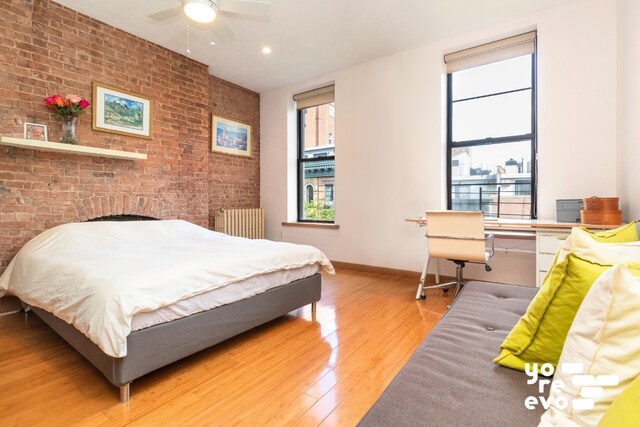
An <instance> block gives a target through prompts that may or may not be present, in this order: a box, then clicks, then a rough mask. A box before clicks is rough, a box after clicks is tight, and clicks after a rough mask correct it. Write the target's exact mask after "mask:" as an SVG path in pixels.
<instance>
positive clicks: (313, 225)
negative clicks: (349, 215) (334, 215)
mask: <svg viewBox="0 0 640 427" xmlns="http://www.w3.org/2000/svg"><path fill="white" fill-rule="evenodd" d="M282 225H284V226H285V227H308V228H324V229H327V230H337V229H339V228H340V226H339V225H338V224H324V223H321V222H286V221H285V222H283V223H282Z"/></svg>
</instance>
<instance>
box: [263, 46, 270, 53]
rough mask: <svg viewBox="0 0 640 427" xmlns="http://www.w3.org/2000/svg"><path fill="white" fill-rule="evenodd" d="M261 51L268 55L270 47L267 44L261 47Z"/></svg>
mask: <svg viewBox="0 0 640 427" xmlns="http://www.w3.org/2000/svg"><path fill="white" fill-rule="evenodd" d="M262 53H264V54H265V55H269V54H270V53H271V48H270V47H269V46H265V47H263V48H262Z"/></svg>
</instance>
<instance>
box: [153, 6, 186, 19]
mask: <svg viewBox="0 0 640 427" xmlns="http://www.w3.org/2000/svg"><path fill="white" fill-rule="evenodd" d="M181 14H182V6H176V7H172V8H171V9H165V10H163V11H160V12H158V13H152V14H151V15H147V18H151V19H153V20H154V21H166V20H167V19H171V18H175V17H176V16H180V15H181Z"/></svg>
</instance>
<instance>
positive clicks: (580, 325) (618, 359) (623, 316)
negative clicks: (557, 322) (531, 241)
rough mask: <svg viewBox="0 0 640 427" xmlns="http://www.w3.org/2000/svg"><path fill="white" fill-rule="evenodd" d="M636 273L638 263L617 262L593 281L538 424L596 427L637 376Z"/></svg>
mask: <svg viewBox="0 0 640 427" xmlns="http://www.w3.org/2000/svg"><path fill="white" fill-rule="evenodd" d="M639 277H640V264H639V263H629V264H627V265H625V264H618V265H616V266H615V267H613V268H611V269H609V270H608V271H607V272H605V273H603V274H602V275H601V276H600V278H599V279H598V280H597V281H596V282H595V283H594V284H593V287H592V288H591V290H590V291H589V293H588V294H587V296H586V297H585V298H584V301H583V302H582V305H581V306H580V309H579V310H578V312H577V314H576V316H575V321H574V322H573V325H571V329H570V331H569V334H568V335H567V340H566V343H565V345H564V348H563V350H562V356H561V357H560V362H559V364H558V367H559V368H558V370H557V372H556V374H555V376H554V379H553V382H554V385H556V386H555V387H552V389H551V390H552V391H551V393H550V394H551V402H552V405H551V408H550V409H549V410H548V411H547V412H545V413H544V415H543V416H542V420H541V421H542V422H541V424H540V425H541V426H564V425H576V426H583V425H594V426H595V425H597V424H598V422H599V421H600V418H602V415H603V414H604V412H605V411H606V410H607V408H608V407H609V405H611V403H612V402H613V401H614V400H615V398H616V397H617V396H618V395H620V393H622V390H624V388H625V387H626V386H628V385H629V384H631V383H632V382H633V380H634V379H635V378H636V377H638V375H640V310H639V309H638V308H639V307H640V279H639ZM566 366H570V367H574V368H573V369H571V370H570V371H568V372H567V371H566V369H565V368H566Z"/></svg>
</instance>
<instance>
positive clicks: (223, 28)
mask: <svg viewBox="0 0 640 427" xmlns="http://www.w3.org/2000/svg"><path fill="white" fill-rule="evenodd" d="M213 32H214V33H215V35H216V37H217V38H218V41H219V42H220V43H229V42H232V41H233V40H235V36H234V35H233V31H231V28H229V27H228V26H227V24H225V23H224V22H223V21H222V20H221V19H216V20H215V21H213Z"/></svg>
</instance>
